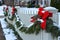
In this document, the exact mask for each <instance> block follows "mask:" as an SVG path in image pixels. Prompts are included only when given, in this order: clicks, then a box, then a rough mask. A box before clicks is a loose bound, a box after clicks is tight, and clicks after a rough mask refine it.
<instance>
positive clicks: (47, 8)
mask: <svg viewBox="0 0 60 40" xmlns="http://www.w3.org/2000/svg"><path fill="white" fill-rule="evenodd" d="M44 9H45V10H56V8H55V7H45V8H44Z"/></svg>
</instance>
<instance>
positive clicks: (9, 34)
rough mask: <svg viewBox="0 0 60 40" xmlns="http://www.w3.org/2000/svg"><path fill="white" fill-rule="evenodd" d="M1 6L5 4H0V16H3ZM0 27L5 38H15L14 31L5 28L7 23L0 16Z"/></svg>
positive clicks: (13, 39)
mask: <svg viewBox="0 0 60 40" xmlns="http://www.w3.org/2000/svg"><path fill="white" fill-rule="evenodd" d="M3 7H6V6H5V5H3V6H0V16H4V14H3ZM0 21H1V24H2V29H3V32H4V35H5V38H6V40H16V39H17V38H16V36H15V34H14V33H13V32H14V31H13V30H12V29H9V28H7V23H6V22H5V21H4V18H0Z"/></svg>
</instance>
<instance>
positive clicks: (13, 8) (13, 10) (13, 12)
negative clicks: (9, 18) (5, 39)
mask: <svg viewBox="0 0 60 40" xmlns="http://www.w3.org/2000/svg"><path fill="white" fill-rule="evenodd" d="M14 14H15V7H12V15H14Z"/></svg>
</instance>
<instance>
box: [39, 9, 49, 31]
mask: <svg viewBox="0 0 60 40" xmlns="http://www.w3.org/2000/svg"><path fill="white" fill-rule="evenodd" d="M42 11H43V8H39V11H38V15H39V16H40V17H41V19H42V20H43V21H44V22H42V23H41V28H42V29H43V30H44V29H46V19H47V17H48V16H49V12H48V11H45V12H44V13H43V12H42Z"/></svg>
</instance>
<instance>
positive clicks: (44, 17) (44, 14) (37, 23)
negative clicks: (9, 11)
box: [16, 8, 60, 37]
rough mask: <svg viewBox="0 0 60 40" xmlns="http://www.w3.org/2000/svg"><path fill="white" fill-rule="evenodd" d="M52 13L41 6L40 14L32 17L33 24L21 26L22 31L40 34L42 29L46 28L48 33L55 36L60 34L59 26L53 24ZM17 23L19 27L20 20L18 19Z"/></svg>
mask: <svg viewBox="0 0 60 40" xmlns="http://www.w3.org/2000/svg"><path fill="white" fill-rule="evenodd" d="M51 16H52V15H50V14H49V12H48V11H45V10H44V9H43V8H39V11H38V15H35V16H33V17H31V19H32V20H31V22H33V25H31V26H30V27H29V28H28V27H24V26H22V27H20V29H19V30H20V31H21V32H25V33H26V34H27V33H28V34H32V33H35V34H38V33H39V32H40V30H45V31H46V32H48V33H51V34H52V35H53V36H54V37H58V36H60V30H59V28H58V27H57V26H54V25H53V21H52V19H50V18H49V17H51ZM16 25H17V26H18V27H19V26H21V25H22V24H21V22H20V21H16Z"/></svg>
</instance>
